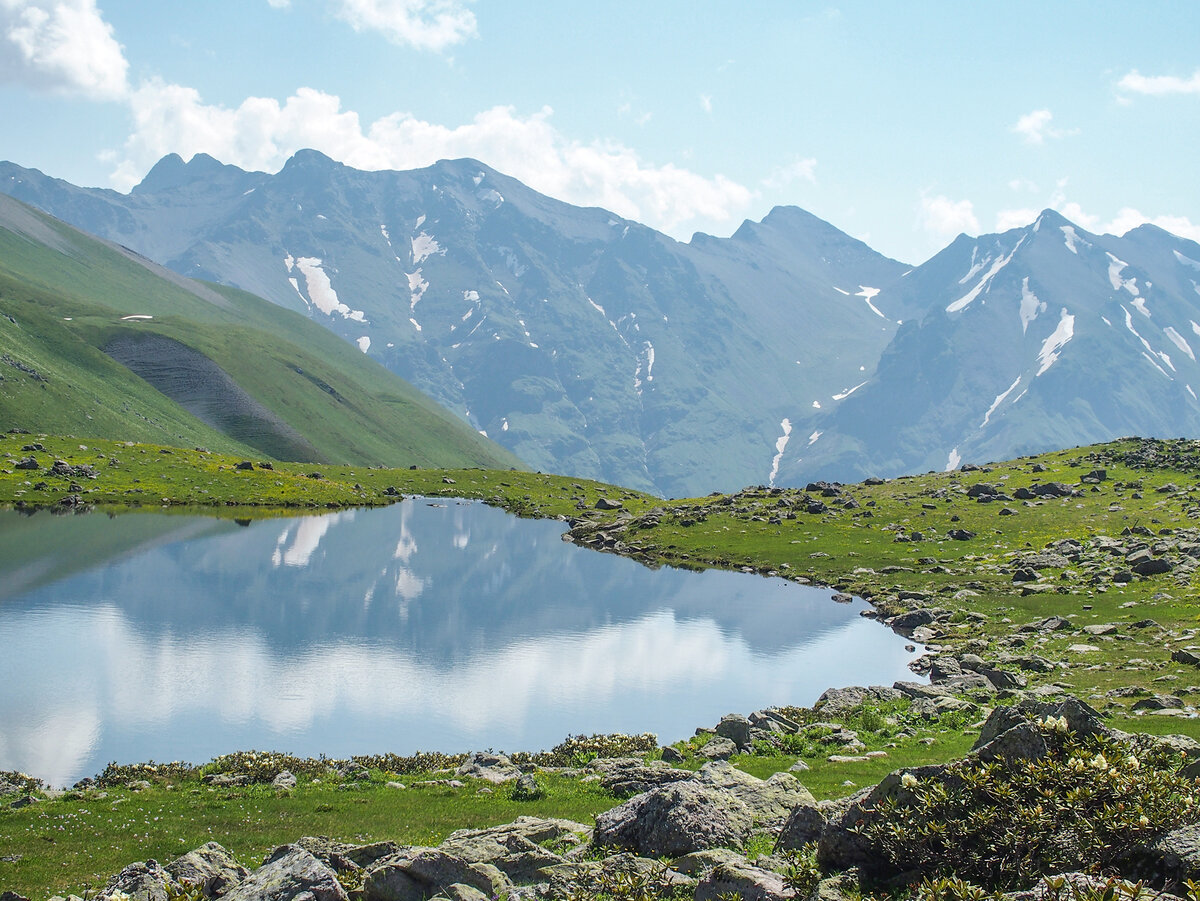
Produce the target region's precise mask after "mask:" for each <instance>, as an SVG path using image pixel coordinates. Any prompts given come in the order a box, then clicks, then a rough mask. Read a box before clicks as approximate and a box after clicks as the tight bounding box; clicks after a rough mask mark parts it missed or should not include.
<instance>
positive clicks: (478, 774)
mask: <svg viewBox="0 0 1200 901" xmlns="http://www.w3.org/2000/svg"><path fill="white" fill-rule="evenodd" d="M454 774H455V775H456V776H463V777H470V778H472V779H483V780H484V781H485V782H491V783H493V784H496V785H498V784H500V783H501V782H511V781H512V780H514V779H516V778H517V777H518V776H520V775H521V771H520V770H519V769H517V767H516V766H514V765H513V762H512V761H511V760H510V759H509V758H508V757H506V756H505V755H503V754H493V753H492V752H490V751H476V752H475V753H474V754H472V755H471V756H470V757H468V758H467V759H466V760H464V761H463V763H462V765H461V766H460V767H459V768H458V769H457V770H455V771H454Z"/></svg>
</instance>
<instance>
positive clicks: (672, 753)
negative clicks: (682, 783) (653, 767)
mask: <svg viewBox="0 0 1200 901" xmlns="http://www.w3.org/2000/svg"><path fill="white" fill-rule="evenodd" d="M662 759H663V763H683V761H684V757H683V755H682V754H680V753H679V752H678V751H676V750H675V749H674V748H673V747H671V746H670V745H667V746H666V747H665V748H663V749H662Z"/></svg>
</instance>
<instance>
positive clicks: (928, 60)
mask: <svg viewBox="0 0 1200 901" xmlns="http://www.w3.org/2000/svg"><path fill="white" fill-rule="evenodd" d="M0 122H2V123H3V125H2V126H0V159H7V160H10V161H12V162H15V163H18V164H20V165H22V166H27V167H31V168H36V169H40V170H41V171H43V172H45V173H46V174H48V175H52V176H56V177H59V178H64V179H66V180H68V181H71V182H74V183H76V184H82V185H87V186H99V187H109V188H114V189H117V190H120V191H128V190H129V189H130V188H131V187H132V186H134V185H135V184H137V183H138V181H140V180H141V179H142V178H143V177H144V176H145V174H146V173H147V172H148V171H149V170H150V168H151V167H152V166H153V165H154V163H155V162H157V161H158V160H159V159H160V158H161V157H163V156H164V155H166V154H168V153H178V154H180V155H181V156H182V157H183V158H184V159H190V158H191V156H192V155H193V154H195V153H198V152H204V153H208V154H210V155H212V156H214V157H216V158H217V159H219V160H221V161H222V162H226V163H232V164H235V165H237V166H240V167H242V168H244V169H255V170H261V171H266V172H276V171H278V170H279V169H280V168H281V167H282V166H283V164H284V162H285V161H286V160H287V159H288V157H290V156H291V154H293V153H294V152H295V151H297V150H300V149H303V148H310V147H311V148H315V149H317V150H320V151H322V152H323V153H325V154H327V155H329V156H331V157H333V158H334V159H337V160H340V161H342V162H345V163H346V164H348V165H351V166H354V167H356V168H360V169H412V168H419V167H423V166H427V165H430V164H432V163H434V162H436V161H437V160H439V159H453V158H459V157H473V158H475V159H478V160H480V161H481V162H484V163H486V164H488V165H489V166H491V167H493V168H495V169H498V170H500V171H502V172H504V173H506V174H508V175H512V176H514V177H516V178H518V179H520V180H522V181H524V182H525V183H526V184H529V185H530V186H532V187H533V188H535V189H537V190H539V191H542V192H543V193H546V194H549V195H551V196H553V197H557V198H559V199H562V200H565V201H568V202H570V203H575V204H580V205H584V206H601V207H604V208H606V209H609V210H611V211H613V212H615V213H618V214H619V215H621V216H624V217H627V218H630V219H635V220H638V221H641V222H644V223H646V224H648V225H651V226H653V227H655V228H658V229H660V230H662V231H664V232H666V233H668V234H670V235H672V236H673V237H675V238H678V239H679V240H683V241H686V240H688V239H690V237H691V236H692V234H693V233H694V232H696V231H703V232H707V233H708V234H713V235H718V236H726V235H729V234H732V232H733V231H735V230H736V229H737V227H738V226H739V225H740V224H741V222H742V221H743V220H745V219H754V220H757V219H761V218H762V217H763V216H765V215H766V214H767V213H768V212H769V211H770V210H771V208H772V207H774V206H777V205H782V204H794V205H796V206H800V207H803V208H804V209H807V210H809V211H810V212H812V213H814V214H816V215H818V216H820V217H821V218H823V219H826V220H828V221H829V222H831V223H833V224H834V225H835V226H837V227H838V228H840V229H842V230H843V231H846V232H847V233H849V234H851V235H853V236H855V237H857V238H860V239H862V240H863V241H866V242H867V243H868V244H870V245H871V246H872V247H874V248H875V249H876V250H878V251H880V252H882V253H884V254H887V255H888V256H891V257H893V258H896V259H899V260H903V261H905V262H909V263H919V262H922V261H924V260H925V259H927V258H928V257H930V256H931V255H932V254H934V253H936V252H937V251H938V250H939V249H941V248H942V247H943V246H945V245H946V244H947V243H949V242H950V241H951V240H953V238H954V237H955V236H956V235H958V234H959V233H961V232H966V233H968V234H971V235H979V234H986V233H989V232H995V231H1003V230H1005V229H1008V228H1012V227H1016V226H1020V225H1025V224H1028V223H1029V222H1031V221H1033V219H1034V218H1036V215H1037V213H1038V212H1039V211H1040V210H1042V209H1044V208H1047V207H1050V208H1053V209H1057V210H1058V211H1059V212H1061V213H1062V214H1063V215H1064V216H1066V217H1067V218H1068V219H1070V220H1072V221H1074V222H1075V223H1076V224H1077V225H1080V226H1082V227H1083V228H1085V229H1087V230H1088V231H1092V232H1098V233H1104V232H1109V233H1113V234H1122V233H1124V232H1125V231H1126V230H1128V229H1129V228H1132V227H1134V226H1136V225H1139V224H1141V223H1143V222H1154V223H1155V224H1157V225H1160V226H1162V227H1163V228H1166V229H1168V230H1169V231H1173V232H1175V233H1176V234H1179V235H1182V236H1185V237H1189V238H1192V239H1193V240H1197V241H1200V165H1197V162H1198V161H1200V152H1198V148H1200V2H1197V0H1160V2H1155V3H1153V4H1144V3H1131V2H1128V0H1122V2H1108V0H1092V2H1087V3H1084V2H1069V0H1061V2H1055V0H1036V2H1023V0H1022V2H1016V0H1009V2H984V0H980V2H969V3H963V2H961V0H953V2H942V0H928V2H921V3H898V2H883V0H880V2H840V3H828V4H827V3H810V2H805V0H757V2H753V3H733V2H718V0H686V2H683V0H636V2H634V0H607V2H605V3H589V2H582V0H581V2H572V3H563V2H561V0H507V2H498V0H193V2H190V3H175V2H151V0H0Z"/></svg>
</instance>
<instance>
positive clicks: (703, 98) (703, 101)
mask: <svg viewBox="0 0 1200 901" xmlns="http://www.w3.org/2000/svg"><path fill="white" fill-rule="evenodd" d="M700 108H701V109H703V110H704V111H705V112H706V113H711V112H712V97H710V96H709V95H708V94H701V95H700Z"/></svg>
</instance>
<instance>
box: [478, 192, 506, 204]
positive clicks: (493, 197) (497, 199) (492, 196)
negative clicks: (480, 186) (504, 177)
mask: <svg viewBox="0 0 1200 901" xmlns="http://www.w3.org/2000/svg"><path fill="white" fill-rule="evenodd" d="M477 196H478V197H479V199H480V200H482V201H483V202H484V203H494V204H495V205H496V206H500V204H502V203H504V195H503V194H501V193H500V192H499V191H497V190H496V189H495V188H488V189H487V190H486V191H480V192H479V194H478V195H477Z"/></svg>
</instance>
